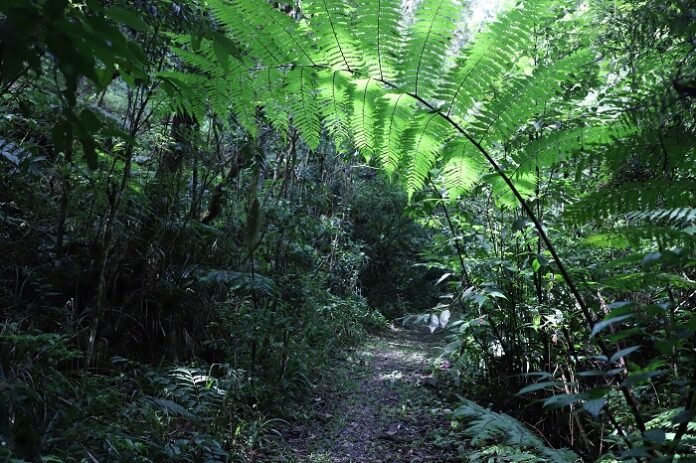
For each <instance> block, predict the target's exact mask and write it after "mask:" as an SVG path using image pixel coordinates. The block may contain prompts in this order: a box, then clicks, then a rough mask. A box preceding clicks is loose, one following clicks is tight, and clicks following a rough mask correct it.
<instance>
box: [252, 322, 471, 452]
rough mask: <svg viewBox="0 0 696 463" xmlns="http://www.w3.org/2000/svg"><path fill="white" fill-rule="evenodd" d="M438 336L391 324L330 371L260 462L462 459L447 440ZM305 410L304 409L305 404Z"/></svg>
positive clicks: (447, 409) (439, 339)
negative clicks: (300, 414) (298, 417)
mask: <svg viewBox="0 0 696 463" xmlns="http://www.w3.org/2000/svg"><path fill="white" fill-rule="evenodd" d="M443 344H444V342H443V340H442V339H441V338H439V337H438V336H436V335H431V334H430V333H429V332H428V331H427V330H426V331H415V330H405V329H402V328H391V329H390V330H389V331H388V332H387V333H385V334H382V335H379V336H375V337H373V338H371V339H369V340H368V341H367V342H366V343H365V345H364V346H363V347H362V348H361V349H360V350H357V351H355V352H353V353H351V354H350V355H349V356H348V358H346V359H345V360H343V361H341V362H339V363H337V364H336V365H335V366H334V367H333V368H332V369H331V371H329V372H327V374H326V375H325V377H324V379H323V380H322V382H321V384H319V385H318V387H317V388H316V389H315V393H314V394H313V395H312V396H311V397H308V399H307V401H308V402H309V404H310V405H309V407H308V408H309V409H311V411H309V412H305V416H306V417H305V419H303V420H299V421H297V422H295V423H288V424H287V425H286V426H284V427H282V428H281V429H280V430H279V438H278V439H277V442H275V445H273V446H272V448H274V450H273V451H272V452H271V454H269V455H267V456H266V457H265V458H264V459H262V460H261V461H268V462H303V463H387V462H388V463H402V462H403V463H405V462H409V463H422V462H441V463H444V462H454V461H462V460H460V459H458V457H457V449H456V446H455V444H454V443H453V441H452V440H451V439H448V438H447V436H448V430H449V428H450V423H449V421H448V418H447V416H448V414H449V412H450V410H449V407H448V402H447V401H446V400H445V399H444V398H443V397H441V393H440V390H439V388H438V385H437V381H436V379H435V377H434V373H435V372H436V370H437V369H438V368H446V366H447V365H446V363H445V364H444V365H443V364H439V365H438V364H436V363H435V362H434V360H435V358H436V356H437V353H438V346H442V345H443ZM306 409H307V408H305V410H306Z"/></svg>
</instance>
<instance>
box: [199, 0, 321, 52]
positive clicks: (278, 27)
mask: <svg viewBox="0 0 696 463" xmlns="http://www.w3.org/2000/svg"><path fill="white" fill-rule="evenodd" d="M212 3H213V4H216V3H217V4H219V3H220V0H215V1H213V2H212ZM229 4H230V5H232V6H233V7H234V8H235V9H236V11H237V12H239V14H240V15H241V16H242V18H238V19H237V21H242V20H243V21H246V22H247V24H249V25H251V26H253V27H254V28H255V29H256V30H257V32H256V35H257V37H258V36H260V35H267V36H268V37H271V38H272V39H273V41H272V42H269V46H270V44H272V45H273V46H275V47H278V48H280V49H282V56H283V58H284V59H285V61H286V62H293V63H299V64H315V63H314V61H313V58H312V55H313V53H314V52H313V50H312V49H311V42H310V41H309V40H308V37H307V34H306V32H305V31H303V30H302V29H300V27H299V25H298V23H297V22H296V21H295V20H294V19H293V18H291V17H290V16H288V15H285V14H282V13H280V12H279V11H278V10H277V9H276V8H274V7H273V6H272V5H271V4H270V3H268V2H266V1H260V0H229Z"/></svg>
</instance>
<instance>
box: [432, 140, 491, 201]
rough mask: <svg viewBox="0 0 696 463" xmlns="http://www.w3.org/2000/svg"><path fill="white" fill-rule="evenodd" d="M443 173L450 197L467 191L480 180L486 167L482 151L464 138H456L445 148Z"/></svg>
mask: <svg viewBox="0 0 696 463" xmlns="http://www.w3.org/2000/svg"><path fill="white" fill-rule="evenodd" d="M443 153H444V154H445V161H444V162H445V164H444V167H443V168H442V174H443V176H444V179H445V187H446V188H447V191H448V195H449V197H450V198H456V197H458V196H461V195H462V194H464V193H466V192H467V191H469V190H470V189H471V187H472V186H474V184H475V183H476V182H477V181H478V179H479V177H480V176H481V173H482V172H483V171H484V168H485V159H482V158H481V153H479V152H478V150H476V148H475V147H474V146H473V145H472V144H471V143H470V142H469V141H468V140H466V139H464V138H461V137H460V138H455V139H452V140H451V141H450V142H448V143H447V144H446V145H445V147H444V148H443Z"/></svg>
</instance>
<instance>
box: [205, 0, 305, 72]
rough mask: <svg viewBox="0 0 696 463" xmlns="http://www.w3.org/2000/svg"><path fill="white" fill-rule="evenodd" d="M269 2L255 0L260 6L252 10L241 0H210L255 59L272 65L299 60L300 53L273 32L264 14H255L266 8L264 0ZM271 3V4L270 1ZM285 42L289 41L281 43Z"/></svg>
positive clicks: (278, 13) (232, 37)
mask: <svg viewBox="0 0 696 463" xmlns="http://www.w3.org/2000/svg"><path fill="white" fill-rule="evenodd" d="M265 3H266V2H265V1H259V2H253V4H254V5H255V6H256V7H254V8H252V11H248V10H247V9H246V8H245V7H246V6H247V5H245V4H244V3H243V2H239V1H237V0H208V5H209V7H210V9H211V11H212V13H213V15H214V16H215V18H216V19H217V20H218V21H220V22H221V23H222V24H223V25H224V26H225V28H226V29H227V30H228V32H229V34H230V38H231V39H232V40H234V41H236V42H237V43H240V44H242V45H243V46H244V47H246V49H245V51H246V53H247V54H248V55H249V56H250V57H251V58H252V59H254V60H257V61H259V62H260V63H263V64H265V65H269V66H273V65H282V64H287V63H289V62H291V61H294V60H296V57H295V56H293V55H292V54H290V51H291V50H292V48H291V47H290V46H289V44H288V43H286V42H284V40H285V37H278V36H276V35H273V34H272V32H271V30H269V27H268V24H267V22H266V20H265V19H264V18H263V17H262V15H258V16H257V15H256V14H255V11H256V10H257V9H258V10H263V8H264V6H263V5H262V4H265ZM268 7H269V8H270V5H268ZM274 14H277V15H280V14H281V13H280V12H275V13H274ZM283 35H285V34H283ZM281 39H282V40H281ZM283 43H285V45H281V44H283Z"/></svg>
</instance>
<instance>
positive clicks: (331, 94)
mask: <svg viewBox="0 0 696 463" xmlns="http://www.w3.org/2000/svg"><path fill="white" fill-rule="evenodd" d="M353 91H354V88H353V84H352V82H351V81H350V75H348V74H346V73H345V72H342V71H332V70H325V71H320V72H319V100H320V101H319V104H320V110H321V113H322V116H323V118H324V125H325V126H326V128H327V130H328V132H329V134H331V135H332V136H333V138H334V140H335V142H336V144H337V145H340V144H341V143H343V142H345V141H347V140H348V139H349V137H350V122H351V119H350V116H351V112H352V106H351V104H352V101H351V97H352V94H353Z"/></svg>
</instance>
